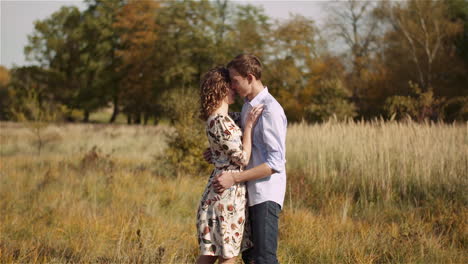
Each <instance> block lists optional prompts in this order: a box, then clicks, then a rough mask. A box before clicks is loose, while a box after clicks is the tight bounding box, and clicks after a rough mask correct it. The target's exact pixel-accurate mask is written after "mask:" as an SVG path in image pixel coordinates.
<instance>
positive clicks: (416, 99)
mask: <svg viewBox="0 0 468 264" xmlns="http://www.w3.org/2000/svg"><path fill="white" fill-rule="evenodd" d="M409 86H410V89H411V91H412V94H411V95H409V96H392V97H389V98H387V100H385V106H384V109H385V111H386V112H387V115H388V116H389V117H390V116H394V117H395V119H397V120H400V119H403V118H406V117H407V116H409V117H411V118H412V119H413V120H416V121H423V120H424V119H431V120H442V119H443V115H442V114H440V113H441V111H440V109H441V108H442V106H443V102H444V100H443V99H442V98H436V97H435V96H434V93H433V92H432V90H428V91H426V92H423V91H422V90H421V88H419V86H418V84H415V83H413V82H411V81H410V82H409Z"/></svg>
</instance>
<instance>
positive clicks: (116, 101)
mask: <svg viewBox="0 0 468 264" xmlns="http://www.w3.org/2000/svg"><path fill="white" fill-rule="evenodd" d="M118 114H119V98H118V97H117V96H114V110H113V111H112V116H111V118H110V120H109V123H114V122H115V120H116V119H117V115H118Z"/></svg>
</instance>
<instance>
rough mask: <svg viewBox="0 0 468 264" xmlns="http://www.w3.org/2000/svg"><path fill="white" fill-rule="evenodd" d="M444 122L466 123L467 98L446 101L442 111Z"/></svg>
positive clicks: (467, 119) (461, 97) (467, 113)
mask: <svg viewBox="0 0 468 264" xmlns="http://www.w3.org/2000/svg"><path fill="white" fill-rule="evenodd" d="M443 113H444V116H445V120H446V121H448V122H453V121H468V96H460V97H455V98H452V99H450V100H447V102H445V104H444V110H443Z"/></svg>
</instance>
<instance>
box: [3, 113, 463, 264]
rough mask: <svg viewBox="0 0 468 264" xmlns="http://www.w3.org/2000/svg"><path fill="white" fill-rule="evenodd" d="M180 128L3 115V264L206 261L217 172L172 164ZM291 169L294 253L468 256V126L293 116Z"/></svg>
mask: <svg viewBox="0 0 468 264" xmlns="http://www.w3.org/2000/svg"><path fill="white" fill-rule="evenodd" d="M170 131H171V128H170V127H168V126H126V125H101V124H89V125H85V124H59V125H50V126H48V127H47V128H44V129H43V131H41V132H40V133H39V134H38V133H36V132H34V130H32V129H31V128H30V127H28V126H25V125H23V124H18V123H0V146H1V149H0V263H11V262H13V263H37V262H45V263H66V262H72V263H81V262H84V263H91V262H92V263H193V262H194V260H195V258H196V257H197V242H196V230H195V217H196V209H197V205H198V201H199V199H200V196H201V194H202V191H203V188H204V186H205V184H206V181H207V179H208V175H183V174H181V173H178V172H169V173H168V172H167V171H161V170H163V168H164V167H165V166H162V165H163V164H161V162H162V161H161V159H160V157H161V155H164V151H165V148H166V137H165V135H166V132H170ZM39 143H40V144H41V151H40V153H39V151H38V149H39V148H38V146H39V145H38V144H39ZM200 162H202V160H201V158H200ZM287 174H288V186H287V194H286V201H285V205H284V210H283V212H282V215H281V218H280V244H279V247H280V248H279V258H280V262H281V263H467V262H468V223H467V219H468V192H467V190H468V124H458V125H447V124H416V123H396V122H391V123H384V122H380V121H375V122H373V123H336V122H328V123H325V124H321V125H306V124H295V125H291V126H290V127H289V128H288V139H287ZM161 175H172V176H161Z"/></svg>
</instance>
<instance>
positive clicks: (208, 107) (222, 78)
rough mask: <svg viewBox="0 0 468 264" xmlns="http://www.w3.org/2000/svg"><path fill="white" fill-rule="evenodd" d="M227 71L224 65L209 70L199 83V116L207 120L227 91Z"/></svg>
mask: <svg viewBox="0 0 468 264" xmlns="http://www.w3.org/2000/svg"><path fill="white" fill-rule="evenodd" d="M229 83H230V79H229V71H228V70H227V69H226V68H225V67H221V66H218V67H215V68H213V69H211V70H209V71H208V72H207V73H205V75H203V78H202V80H201V83H200V103H201V109H200V118H201V119H202V120H207V119H208V117H209V116H210V115H211V114H212V113H213V111H214V110H216V108H218V107H219V106H220V105H221V101H222V100H223V99H224V97H226V95H227V94H228V92H229V87H230V85H229Z"/></svg>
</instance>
